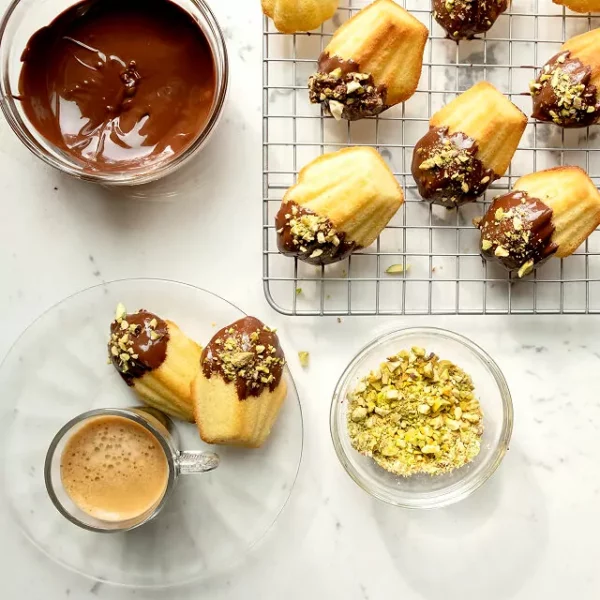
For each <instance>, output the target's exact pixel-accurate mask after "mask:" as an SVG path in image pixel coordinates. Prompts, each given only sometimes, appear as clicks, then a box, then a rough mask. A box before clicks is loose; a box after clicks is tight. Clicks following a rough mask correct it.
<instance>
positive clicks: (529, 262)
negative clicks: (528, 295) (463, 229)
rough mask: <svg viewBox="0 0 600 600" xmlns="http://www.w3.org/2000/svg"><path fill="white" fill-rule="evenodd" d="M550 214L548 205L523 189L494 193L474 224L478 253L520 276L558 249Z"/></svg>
mask: <svg viewBox="0 0 600 600" xmlns="http://www.w3.org/2000/svg"><path fill="white" fill-rule="evenodd" d="M552 216H553V211H552V209H551V208H550V207H548V206H547V205H546V204H544V203H543V202H542V201H541V200H539V199H538V198H532V197H531V196H529V195H528V194H527V193H526V192H520V191H515V192H511V193H509V194H505V195H504V196H498V197H497V198H496V199H495V200H494V201H493V202H492V205H491V206H490V208H489V209H488V211H487V213H486V214H485V216H484V217H483V219H482V220H481V222H480V223H479V225H478V226H479V229H480V230H481V254H482V256H483V257H484V258H486V259H487V260H495V261H497V262H499V263H500V264H501V265H502V266H503V267H504V268H505V269H507V270H509V271H515V272H518V274H519V277H524V276H525V275H527V274H528V273H530V272H531V271H532V270H533V269H534V268H536V267H538V266H540V265H541V264H542V263H543V262H544V261H546V260H547V259H548V258H550V257H551V256H552V255H553V254H554V253H555V252H556V251H557V250H558V245H557V244H555V243H554V242H553V241H552V236H553V234H554V229H555V228H554V224H553V222H552Z"/></svg>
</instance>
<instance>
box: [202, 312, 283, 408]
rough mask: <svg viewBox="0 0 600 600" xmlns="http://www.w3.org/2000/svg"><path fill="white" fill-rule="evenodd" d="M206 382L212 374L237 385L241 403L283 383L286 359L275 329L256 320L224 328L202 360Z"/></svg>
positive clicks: (251, 319) (209, 344)
mask: <svg viewBox="0 0 600 600" xmlns="http://www.w3.org/2000/svg"><path fill="white" fill-rule="evenodd" d="M200 365H201V367H202V372H203V373H204V376H205V377H206V378H207V379H210V378H211V377H212V376H213V375H218V376H220V377H222V378H223V379H224V380H225V381H227V382H231V383H235V387H236V392H237V395H238V398H239V399H240V400H245V399H246V398H248V397H249V396H260V395H261V393H262V392H263V391H264V390H265V389H267V388H268V389H269V390H270V391H271V392H272V391H274V390H275V388H276V387H277V386H278V385H279V384H280V383H281V377H282V375H283V367H284V365H285V357H284V355H283V350H282V349H281V346H280V345H279V338H278V337H277V335H276V333H275V331H274V330H272V329H269V328H268V327H266V326H265V324H264V323H262V321H259V320H258V319H256V318H254V317H244V318H243V319H240V320H239V321H236V322H235V323H232V324H231V325H228V326H227V327H223V329H221V330H220V331H218V332H217V333H216V334H215V335H214V336H213V338H212V339H211V340H210V342H209V343H208V345H207V346H206V348H204V350H203V351H202V356H201V357H200Z"/></svg>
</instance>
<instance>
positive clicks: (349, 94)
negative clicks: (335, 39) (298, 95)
mask: <svg viewBox="0 0 600 600" xmlns="http://www.w3.org/2000/svg"><path fill="white" fill-rule="evenodd" d="M308 88H309V98H310V101H311V102H312V103H313V104H322V105H323V109H324V110H325V112H326V113H327V114H330V115H333V116H334V117H335V118H336V119H338V120H339V119H341V118H344V119H347V120H349V121H356V120H358V119H363V118H364V117H372V116H375V115H378V114H379V113H381V112H383V111H384V110H386V109H388V108H389V105H387V104H386V97H387V88H386V87H385V86H384V85H379V86H378V85H377V84H376V82H375V81H374V79H373V75H372V74H371V73H363V72H361V70H360V66H359V65H358V64H357V63H356V62H354V61H353V60H342V59H341V58H339V57H337V56H329V54H328V53H327V52H323V53H322V54H321V56H320V58H319V71H318V73H315V74H314V75H311V77H310V78H309V80H308Z"/></svg>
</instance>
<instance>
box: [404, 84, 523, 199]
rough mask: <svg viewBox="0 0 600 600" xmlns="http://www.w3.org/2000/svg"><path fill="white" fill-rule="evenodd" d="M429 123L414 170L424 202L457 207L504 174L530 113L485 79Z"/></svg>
mask: <svg viewBox="0 0 600 600" xmlns="http://www.w3.org/2000/svg"><path fill="white" fill-rule="evenodd" d="M429 125H430V129H429V131H428V132H427V134H425V136H424V137H423V138H421V140H419V142H417V144H416V146H415V150H414V154H413V162H412V174H413V177H414V179H415V181H416V183H417V187H418V189H419V193H420V194H421V196H422V197H423V198H424V199H425V200H429V201H430V202H433V203H435V204H441V205H442V206H445V207H447V208H454V207H456V206H460V205H461V204H464V203H465V202H471V201H473V200H475V199H476V198H477V197H478V196H481V195H482V194H483V193H484V192H485V190H486V189H487V188H488V186H489V185H490V184H491V183H492V182H493V181H495V180H496V179H498V178H499V177H502V175H504V173H505V172H506V170H507V169H508V167H509V165H510V161H511V160H512V157H513V156H514V153H515V151H516V149H517V146H518V145H519V141H520V140H521V137H522V135H523V132H524V131H525V127H526V126H527V117H526V116H525V115H524V114H523V113H522V112H521V111H520V110H519V109H518V108H517V107H516V106H515V105H514V104H513V103H512V102H511V101H510V100H509V99H508V98H507V97H506V96H504V94H501V93H500V92H499V91H498V90H497V89H496V88H495V87H494V86H493V85H491V84H490V83H487V82H486V81H482V82H480V83H477V84H476V85H474V86H473V87H472V88H470V89H469V90H467V91H466V92H464V93H463V94H461V95H460V96H458V97H457V98H455V99H454V100H452V101H451V102H450V103H448V104H447V105H446V106H444V107H443V108H442V109H441V110H439V111H438V112H437V113H435V114H434V115H433V117H432V118H431V120H430V122H429Z"/></svg>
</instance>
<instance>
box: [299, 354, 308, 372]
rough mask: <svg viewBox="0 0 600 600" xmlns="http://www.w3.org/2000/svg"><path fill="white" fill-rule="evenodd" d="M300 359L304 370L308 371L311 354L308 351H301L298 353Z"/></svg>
mask: <svg viewBox="0 0 600 600" xmlns="http://www.w3.org/2000/svg"><path fill="white" fill-rule="evenodd" d="M298 359H299V360H300V365H301V366H302V368H304V369H306V368H307V367H308V365H309V363H310V354H309V353H308V352H306V350H300V351H299V352H298Z"/></svg>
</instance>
